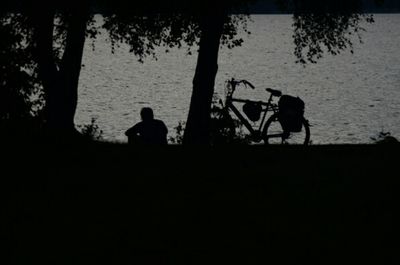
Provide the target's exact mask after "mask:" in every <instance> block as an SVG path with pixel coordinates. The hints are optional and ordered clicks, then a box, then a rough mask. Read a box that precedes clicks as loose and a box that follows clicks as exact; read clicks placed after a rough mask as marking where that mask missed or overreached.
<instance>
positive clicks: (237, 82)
mask: <svg viewBox="0 0 400 265" xmlns="http://www.w3.org/2000/svg"><path fill="white" fill-rule="evenodd" d="M229 82H230V83H231V84H232V85H233V88H234V89H235V88H236V86H237V85H240V84H244V85H245V86H249V87H251V88H252V89H254V88H255V86H254V85H253V84H252V83H250V82H249V81H247V80H244V79H243V80H235V79H234V78H232V80H229Z"/></svg>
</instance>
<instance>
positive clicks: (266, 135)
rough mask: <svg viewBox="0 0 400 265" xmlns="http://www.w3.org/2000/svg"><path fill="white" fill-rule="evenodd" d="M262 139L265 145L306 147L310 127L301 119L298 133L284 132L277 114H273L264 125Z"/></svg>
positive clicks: (308, 140)
mask: <svg viewBox="0 0 400 265" xmlns="http://www.w3.org/2000/svg"><path fill="white" fill-rule="evenodd" d="M262 139H263V140H264V143H265V144H294V145H296V144H297V145H308V144H309V142H310V126H309V125H308V122H307V120H306V119H304V118H303V120H302V128H301V131H300V132H286V131H284V130H283V129H282V125H281V123H280V122H279V119H278V114H274V115H272V116H271V117H270V118H269V119H268V120H267V122H266V123H265V126H264V129H263V132H262Z"/></svg>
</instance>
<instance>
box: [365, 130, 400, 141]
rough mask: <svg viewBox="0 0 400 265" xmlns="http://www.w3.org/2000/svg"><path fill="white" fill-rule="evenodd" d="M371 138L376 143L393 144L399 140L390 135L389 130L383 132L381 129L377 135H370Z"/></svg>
mask: <svg viewBox="0 0 400 265" xmlns="http://www.w3.org/2000/svg"><path fill="white" fill-rule="evenodd" d="M371 140H372V141H373V142H374V143H376V144H393V143H399V141H398V140H397V139H396V138H395V137H393V136H391V134H390V132H384V131H383V130H381V131H380V132H379V133H378V135H377V136H375V137H371Z"/></svg>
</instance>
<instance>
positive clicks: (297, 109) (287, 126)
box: [278, 95, 304, 132]
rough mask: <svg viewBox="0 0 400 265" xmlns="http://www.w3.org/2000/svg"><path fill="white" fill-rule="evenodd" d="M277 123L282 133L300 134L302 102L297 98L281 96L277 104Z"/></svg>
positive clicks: (302, 111) (302, 112)
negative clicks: (280, 126) (279, 124)
mask: <svg viewBox="0 0 400 265" xmlns="http://www.w3.org/2000/svg"><path fill="white" fill-rule="evenodd" d="M278 107H279V122H280V123H281V125H282V128H283V130H284V131H287V132H301V127H302V122H303V115H304V101H303V100H301V99H300V98H299V97H293V96H289V95H283V96H281V98H280V99H279V102H278Z"/></svg>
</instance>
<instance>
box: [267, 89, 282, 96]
mask: <svg viewBox="0 0 400 265" xmlns="http://www.w3.org/2000/svg"><path fill="white" fill-rule="evenodd" d="M265 90H267V91H268V92H269V93H271V94H272V95H273V96H274V97H280V96H282V92H281V91H279V90H276V89H272V88H266V89H265Z"/></svg>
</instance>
